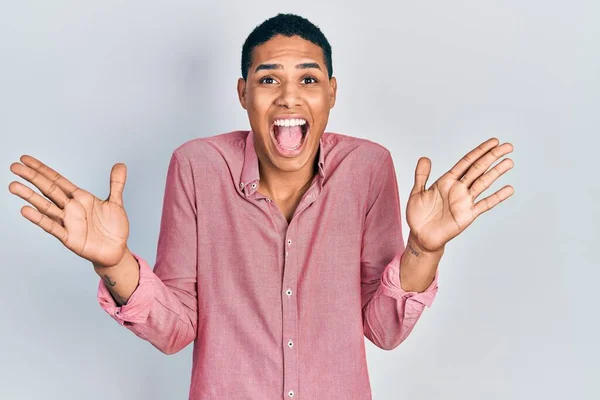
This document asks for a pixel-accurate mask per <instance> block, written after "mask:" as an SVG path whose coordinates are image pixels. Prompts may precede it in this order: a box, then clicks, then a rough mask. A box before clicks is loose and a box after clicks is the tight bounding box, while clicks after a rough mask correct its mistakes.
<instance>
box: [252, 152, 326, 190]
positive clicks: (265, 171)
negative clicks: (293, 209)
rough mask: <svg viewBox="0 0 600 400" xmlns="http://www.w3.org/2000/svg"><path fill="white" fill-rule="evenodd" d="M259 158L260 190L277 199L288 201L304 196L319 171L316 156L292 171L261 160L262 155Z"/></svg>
mask: <svg viewBox="0 0 600 400" xmlns="http://www.w3.org/2000/svg"><path fill="white" fill-rule="evenodd" d="M317 154H318V152H317ZM258 159H259V160H258V164H259V175H260V190H259V191H260V192H261V193H262V194H264V195H265V196H267V197H270V198H271V199H273V200H275V201H281V202H286V201H291V200H293V199H295V198H297V197H299V196H302V195H303V194H304V192H306V191H307V190H308V188H309V187H310V183H311V182H312V180H313V178H314V176H315V174H316V173H317V171H318V166H317V157H316V156H315V157H313V159H312V162H309V163H307V164H306V165H305V166H304V167H302V169H300V170H298V171H292V172H286V171H281V170H278V169H276V168H274V167H273V166H272V165H270V164H269V163H268V162H264V161H263V160H261V157H260V156H259V157H258Z"/></svg>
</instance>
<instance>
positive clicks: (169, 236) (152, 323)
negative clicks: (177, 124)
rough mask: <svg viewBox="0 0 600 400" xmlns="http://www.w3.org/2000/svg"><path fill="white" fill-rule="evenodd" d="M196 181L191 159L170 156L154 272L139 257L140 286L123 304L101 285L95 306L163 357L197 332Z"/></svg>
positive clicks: (184, 343) (188, 341)
mask: <svg viewBox="0 0 600 400" xmlns="http://www.w3.org/2000/svg"><path fill="white" fill-rule="evenodd" d="M195 199H196V197H195V189H194V180H193V176H192V170H191V168H190V165H189V161H186V160H184V159H183V158H182V156H181V155H179V154H178V153H177V151H175V152H173V154H172V156H171V160H170V162H169V168H168V172H167V178H166V186H165V192H164V201H163V210H162V218H161V224H160V231H159V237H158V246H157V252H156V263H155V265H154V270H153V269H152V268H151V267H150V265H149V264H148V263H147V262H146V260H144V259H143V258H142V257H140V256H139V255H138V254H137V253H134V252H132V254H133V256H134V258H135V259H136V260H137V262H138V264H139V267H140V280H139V285H138V286H137V288H136V289H135V291H134V292H133V294H132V295H131V296H130V298H129V299H128V301H127V303H126V304H125V305H123V306H119V305H118V304H116V302H115V300H114V299H113V297H112V295H111V293H110V291H109V290H108V288H107V287H106V285H105V283H104V281H102V280H100V282H99V286H98V302H99V304H100V306H101V308H102V309H103V310H104V311H106V312H107V313H108V314H109V315H110V316H111V317H112V318H113V319H114V320H116V321H117V322H118V323H119V324H120V325H122V326H124V327H126V328H127V329H129V330H130V331H132V332H133V333H134V334H136V335H137V336H139V337H140V338H142V339H144V340H147V341H148V342H150V343H151V344H152V345H153V346H155V347H156V348H158V349H159V350H160V351H162V352H163V353H165V354H173V353H176V352H178V351H180V350H181V349H183V348H184V347H185V346H187V345H188V344H189V343H191V342H192V341H193V340H194V339H195V338H196V334H197V321H198V315H197V282H196V277H197V222H196V215H197V212H196V201H195Z"/></svg>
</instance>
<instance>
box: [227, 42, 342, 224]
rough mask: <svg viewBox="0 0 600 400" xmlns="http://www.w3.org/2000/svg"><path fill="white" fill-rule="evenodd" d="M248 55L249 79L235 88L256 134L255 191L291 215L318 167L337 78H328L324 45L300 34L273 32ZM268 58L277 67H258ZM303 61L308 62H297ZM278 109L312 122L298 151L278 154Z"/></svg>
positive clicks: (333, 100) (239, 82)
mask: <svg viewBox="0 0 600 400" xmlns="http://www.w3.org/2000/svg"><path fill="white" fill-rule="evenodd" d="M251 59H252V64H251V65H250V68H249V69H248V76H247V79H246V80H244V79H243V78H240V79H239V80H238V85H237V91H238V96H239V100H240V104H241V105H242V107H243V108H244V109H245V110H246V111H247V112H248V119H249V122H250V126H251V128H252V130H253V132H254V135H255V136H254V147H255V151H256V154H257V157H258V160H259V170H260V184H259V189H258V191H259V193H261V194H263V195H265V196H267V197H270V198H271V199H273V200H274V201H275V202H276V203H277V204H278V205H279V206H280V208H282V209H283V212H284V214H286V216H289V214H290V210H293V208H295V205H297V203H298V202H299V200H300V199H301V197H302V195H303V194H304V192H305V191H306V190H307V189H308V187H309V184H310V182H311V180H312V178H313V177H314V175H315V173H316V168H315V160H316V156H317V151H318V149H319V140H320V138H321V135H322V134H323V131H324V130H325V127H326V125H327V121H328V119H329V112H330V110H331V109H332V108H333V107H334V105H335V99H336V92H337V81H336V79H335V77H332V78H331V79H330V78H329V75H328V71H327V67H326V65H325V58H324V55H323V50H322V49H321V48H320V47H319V46H317V45H316V44H314V43H312V42H309V41H307V40H305V39H302V38H300V37H298V36H293V37H286V36H283V35H277V36H274V37H273V38H271V39H270V40H268V41H267V42H265V43H263V44H261V45H259V46H257V47H255V48H254V50H253V52H252V57H251ZM269 64H279V65H280V67H279V68H268V69H259V70H258V71H257V70H256V69H257V67H258V66H260V65H269ZM301 64H305V66H308V67H309V68H297V66H298V65H301ZM282 114H300V115H302V116H303V117H304V118H305V119H306V120H307V122H308V124H309V127H310V128H309V129H310V132H309V134H308V136H307V138H306V140H307V142H306V143H305V145H304V146H305V148H304V150H303V151H302V153H300V154H299V155H297V156H296V157H285V156H282V155H280V154H279V153H278V152H277V150H276V147H275V144H274V143H273V141H272V139H271V136H270V135H271V134H270V127H271V124H272V122H273V120H274V119H275V118H276V116H278V115H282Z"/></svg>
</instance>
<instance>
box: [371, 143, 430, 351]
mask: <svg viewBox="0 0 600 400" xmlns="http://www.w3.org/2000/svg"><path fill="white" fill-rule="evenodd" d="M375 171H377V172H376V174H375V175H374V176H373V178H372V179H371V188H370V190H369V200H368V208H367V214H366V217H365V225H364V230H363V242H362V252H361V300H362V315H363V328H364V329H363V330H364V334H365V336H366V337H367V338H368V339H369V340H370V341H371V342H372V343H373V344H375V345H376V346H377V347H379V348H381V349H384V350H393V349H394V348H396V347H397V346H398V345H399V344H400V343H402V342H403V341H404V340H405V339H406V338H407V337H408V335H409V333H410V332H411V331H412V330H413V328H414V326H415V324H416V323H417V321H418V319H419V317H420V316H421V314H422V312H423V310H424V308H425V306H428V307H430V306H431V304H432V302H433V299H434V298H435V295H436V293H437V290H438V273H439V269H438V271H436V274H435V277H434V279H433V281H432V282H431V284H430V285H429V287H428V288H427V289H425V290H424V291H423V292H406V291H404V290H403V289H402V286H401V284H400V258H401V256H402V253H403V252H404V249H405V244H404V238H403V235H402V220H401V213H400V211H401V210H400V196H399V193H398V183H397V178H396V171H395V169H394V162H393V160H392V156H391V154H390V152H389V151H387V150H386V155H385V157H384V159H383V161H382V162H381V164H380V165H379V166H378V167H377V168H376V169H375Z"/></svg>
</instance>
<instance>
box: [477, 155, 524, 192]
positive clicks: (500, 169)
mask: <svg viewBox="0 0 600 400" xmlns="http://www.w3.org/2000/svg"><path fill="white" fill-rule="evenodd" d="M514 166H515V163H514V162H513V160H512V159H510V158H505V159H504V160H502V161H501V162H500V163H499V164H498V165H496V166H495V167H494V168H492V169H491V170H489V171H488V172H486V173H485V174H484V175H482V176H480V177H479V178H478V179H477V180H476V181H475V182H473V184H472V185H471V188H470V189H469V193H470V194H471V197H472V198H473V200H475V199H476V198H477V196H479V195H480V194H481V193H482V192H483V191H484V190H486V189H487V188H489V187H490V186H492V184H493V183H494V182H495V181H496V180H497V179H498V178H499V177H501V176H502V175H504V173H506V171H509V170H510V169H512V168H513V167H514Z"/></svg>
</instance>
